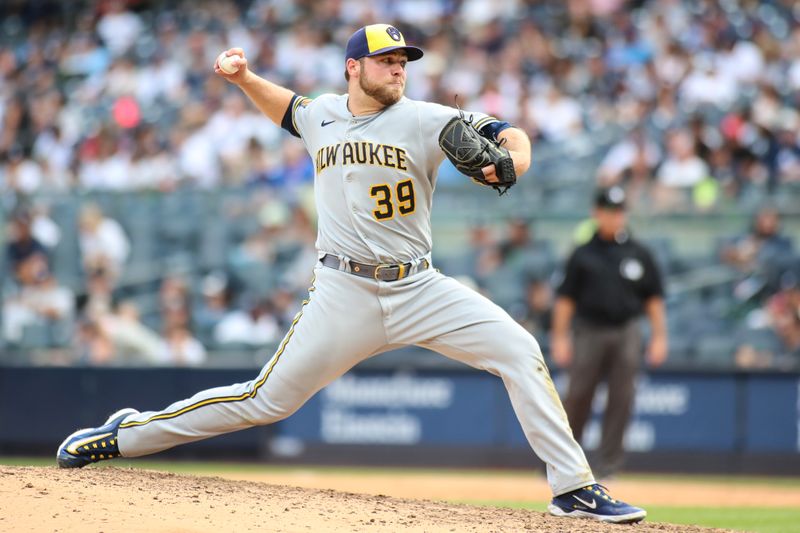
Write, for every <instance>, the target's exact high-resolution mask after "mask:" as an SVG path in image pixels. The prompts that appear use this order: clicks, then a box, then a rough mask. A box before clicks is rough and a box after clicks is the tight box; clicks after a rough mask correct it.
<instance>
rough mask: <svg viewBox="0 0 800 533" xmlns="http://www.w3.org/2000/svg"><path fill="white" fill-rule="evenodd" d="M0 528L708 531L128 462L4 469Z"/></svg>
mask: <svg viewBox="0 0 800 533" xmlns="http://www.w3.org/2000/svg"><path fill="white" fill-rule="evenodd" d="M0 531H91V532H98V531H101V532H102V531H105V532H111V531H146V532H148V533H154V532H162V531H170V532H173V531H182V532H184V531H185V532H189V531H208V532H214V533H216V532H219V531H272V532H305V531H311V532H315V533H316V532H320V531H325V532H329V531H330V532H333V531H341V532H352V531H369V532H396V531H403V532H405V531H419V532H422V531H425V532H451V531H453V532H481V533H483V532H490V531H496V532H499V531H514V532H521V531H559V532H587V533H589V532H598V531H617V532H620V531H635V532H637V533H638V532H643V531H659V532H662V533H663V532H668V531H709V530H706V529H701V528H695V527H687V526H670V525H666V524H650V523H647V522H643V523H640V524H637V525H634V526H611V525H605V524H600V523H597V522H590V521H584V520H569V519H563V518H555V517H552V516H549V515H546V514H542V513H538V512H535V511H527V510H519V509H502V508H494V507H476V506H469V505H456V504H449V503H441V502H434V501H426V500H407V499H398V498H389V497H387V496H368V495H362V494H351V493H346V492H338V491H333V490H313V489H300V488H295V487H287V486H280V485H269V484H266V483H256V482H243V481H231V480H226V479H221V478H216V477H196V476H187V475H177V474H170V473H164V472H153V471H148V470H137V469H130V468H113V467H109V468H92V467H89V468H84V469H82V470H59V469H57V468H55V467H52V468H38V467H7V466H0Z"/></svg>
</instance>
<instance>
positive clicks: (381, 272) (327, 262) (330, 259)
mask: <svg viewBox="0 0 800 533" xmlns="http://www.w3.org/2000/svg"><path fill="white" fill-rule="evenodd" d="M322 264H323V265H324V266H326V267H329V268H335V269H337V270H341V268H340V266H341V262H340V261H339V258H338V257H336V256H335V255H330V254H328V255H325V256H323V257H322ZM430 266H431V265H430V263H429V262H428V260H427V259H422V260H421V261H420V262H419V264H418V265H417V266H416V267H415V266H414V264H413V263H402V264H397V265H385V264H384V265H366V264H364V263H356V262H355V261H350V273H351V274H355V275H356V276H361V277H362V278H370V279H376V280H378V281H397V280H399V279H403V278H407V277H408V276H410V275H411V274H416V273H417V272H422V271H423V270H427V269H428V267H430Z"/></svg>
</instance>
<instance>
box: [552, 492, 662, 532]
mask: <svg viewBox="0 0 800 533" xmlns="http://www.w3.org/2000/svg"><path fill="white" fill-rule="evenodd" d="M547 509H548V510H549V511H550V514H552V515H555V516H569V517H573V518H590V519H593V520H600V521H602V522H611V523H614V524H632V523H634V522H640V521H642V520H644V517H645V516H647V511H645V510H644V509H640V508H638V507H634V506H633V505H628V504H627V503H625V502H621V501H619V500H615V499H614V498H612V497H611V496H609V494H608V492H607V490H606V488H605V487H604V486H602V485H599V484H597V483H595V484H594V485H589V486H587V487H582V488H580V489H577V490H573V491H571V492H567V493H566V494H560V495H558V496H556V497H554V498H553V500H552V501H551V502H550V505H548V506H547Z"/></svg>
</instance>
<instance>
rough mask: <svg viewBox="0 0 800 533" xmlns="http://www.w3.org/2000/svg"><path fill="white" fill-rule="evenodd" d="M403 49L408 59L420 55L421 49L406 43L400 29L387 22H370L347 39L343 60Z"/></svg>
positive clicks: (412, 59)
mask: <svg viewBox="0 0 800 533" xmlns="http://www.w3.org/2000/svg"><path fill="white" fill-rule="evenodd" d="M399 49H402V50H405V51H406V53H407V54H408V60H409V61H416V60H417V59H419V58H421V57H422V50H421V49H419V48H417V47H416V46H408V45H406V40H405V39H404V38H403V34H402V33H400V30H398V29H397V28H395V27H394V26H390V25H389V24H370V25H369V26H364V27H363V28H361V29H359V30H358V31H356V32H355V33H354V34H353V35H352V36H351V37H350V39H349V40H348V41H347V50H346V54H345V60H347V59H350V58H351V57H352V58H353V59H361V58H362V57H367V56H376V55H378V54H385V53H386V52H391V51H392V50H399Z"/></svg>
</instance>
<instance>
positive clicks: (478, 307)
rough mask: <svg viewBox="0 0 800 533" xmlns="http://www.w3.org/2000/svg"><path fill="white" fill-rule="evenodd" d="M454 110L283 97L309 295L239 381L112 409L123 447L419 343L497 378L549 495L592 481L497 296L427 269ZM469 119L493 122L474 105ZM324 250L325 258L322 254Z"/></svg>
mask: <svg viewBox="0 0 800 533" xmlns="http://www.w3.org/2000/svg"><path fill="white" fill-rule="evenodd" d="M456 114H457V110H455V109H452V108H448V107H444V106H440V105H437V104H431V103H425V102H417V101H413V100H409V99H407V98H403V99H401V100H400V101H399V102H398V103H396V104H394V105H392V106H390V107H388V108H386V109H384V110H382V111H380V112H378V113H375V114H373V115H367V116H359V117H355V116H352V114H350V112H349V111H348V108H347V97H346V96H336V95H325V96H320V97H318V98H316V99H315V100H313V101H312V100H309V99H306V98H301V97H294V98H293V99H292V104H291V106H290V108H289V109H288V110H287V113H286V117H285V118H284V121H283V126H284V127H285V128H286V129H287V130H289V131H290V132H291V133H293V134H299V135H300V136H301V137H302V139H303V142H304V143H305V145H306V148H307V149H308V152H309V154H310V155H311V157H312V158H313V159H314V162H315V165H316V176H315V189H316V202H317V209H318V211H319V233H318V240H317V246H318V248H319V250H320V259H321V260H320V261H319V262H318V263H317V265H316V267H315V269H314V281H313V282H312V287H311V288H310V289H309V297H308V299H307V300H306V301H305V302H304V304H303V307H302V309H301V310H300V312H299V313H298V314H297V317H296V318H295V320H294V322H293V323H292V326H291V328H290V329H289V332H288V333H287V334H286V336H285V337H284V339H283V341H282V342H281V344H280V346H279V347H278V350H277V351H276V352H275V354H274V355H273V356H272V358H271V359H270V360H269V361H268V362H267V363H266V365H265V366H264V368H263V369H262V370H261V372H260V373H259V374H258V376H256V377H255V378H254V379H253V380H252V381H249V382H246V383H240V384H236V385H231V386H226V387H219V388H215V389H210V390H206V391H202V392H200V393H198V394H196V395H195V396H193V397H192V398H189V399H186V400H182V401H179V402H176V403H174V404H172V405H170V406H169V407H167V408H166V409H164V410H162V411H151V412H144V413H139V414H134V415H130V416H128V417H127V418H125V420H124V422H123V423H122V424H121V425H120V426H119V428H120V429H119V434H118V439H119V450H120V453H121V454H122V455H123V456H125V457H136V456H140V455H146V454H150V453H154V452H157V451H160V450H164V449H167V448H171V447H173V446H176V445H178V444H182V443H186V442H192V441H196V440H200V439H205V438H208V437H213V436H215V435H220V434H222V433H228V432H231V431H236V430H240V429H245V428H248V427H252V426H255V425H259V424H269V423H272V422H275V421H278V420H281V419H283V418H285V417H287V416H289V415H290V414H292V413H293V412H295V411H296V410H297V409H298V408H299V407H300V406H301V405H303V403H304V402H305V401H306V400H308V399H309V398H310V397H311V396H312V395H313V394H315V393H316V392H317V391H318V390H320V389H321V388H322V387H324V386H325V385H327V384H328V383H330V382H331V381H333V380H334V379H336V378H337V377H339V376H341V375H342V374H344V373H345V372H347V371H348V370H349V369H350V368H352V367H353V366H354V365H356V364H358V363H359V362H360V361H363V360H364V359H366V358H368V357H371V356H373V355H376V354H379V353H381V352H384V351H387V350H389V349H391V348H394V347H399V346H405V345H418V346H423V347H425V348H428V349H430V350H433V351H436V352H439V353H441V354H443V355H445V356H447V357H450V358H453V359H456V360H458V361H462V362H464V363H466V364H468V365H470V366H473V367H475V368H479V369H482V370H486V371H488V372H491V373H492V374H495V375H497V376H500V377H501V378H502V379H503V382H504V384H505V386H506V388H507V390H508V393H509V397H510V399H511V403H512V405H513V407H514V411H515V413H516V414H517V417H518V418H519V420H520V423H521V425H522V428H523V430H524V432H525V435H526V437H527V438H528V442H529V443H530V445H531V447H532V448H533V450H534V451H535V452H536V453H537V454H538V455H539V457H540V458H541V459H542V460H543V461H544V462H545V463H546V464H547V476H548V481H549V483H550V486H551V489H552V490H553V493H554V494H562V493H565V492H567V491H570V490H573V489H577V488H579V487H583V486H586V485H590V484H592V483H593V482H594V479H593V476H592V473H591V469H590V468H589V465H588V463H587V462H586V458H585V456H584V454H583V451H582V450H581V448H580V446H579V445H578V444H577V443H576V442H575V440H574V439H573V438H572V433H571V431H570V428H569V424H568V423H567V418H566V415H565V414H564V409H563V407H562V406H561V401H560V400H559V397H558V394H557V393H556V390H555V387H554V386H553V382H552V380H551V379H550V375H549V372H548V371H547V367H546V365H545V362H544V359H543V357H542V353H541V350H540V349H539V345H538V343H537V342H536V340H535V339H534V338H533V337H532V336H531V335H530V334H529V333H528V332H527V331H525V329H524V328H522V326H520V325H519V324H517V323H516V322H515V321H514V320H513V319H512V318H511V317H509V315H508V314H507V313H506V312H505V311H504V310H502V309H501V308H500V307H498V306H497V305H495V304H493V303H492V302H491V301H489V300H488V299H486V298H485V297H483V296H482V295H480V294H478V293H477V292H475V291H473V290H471V289H469V288H467V287H466V286H465V285H463V284H461V283H459V282H457V281H455V280H453V279H452V278H449V277H447V276H445V275H443V274H441V273H439V272H438V271H437V270H435V269H433V268H428V267H429V262H430V252H431V226H430V212H431V199H432V195H433V190H434V186H435V184H436V171H437V168H438V166H439V164H440V163H441V161H442V159H443V157H444V156H443V154H442V152H441V150H440V148H439V146H438V135H439V132H440V130H441V129H442V127H443V126H444V125H445V124H446V122H447V121H448V120H449V119H450V118H451V117H453V116H455V115H456ZM473 120H474V121H475V123H476V125H477V126H478V127H483V126H486V125H489V126H491V125H492V123H494V122H496V119H494V118H492V117H488V116H486V115H483V114H479V113H473ZM328 255H331V256H335V257H336V258H337V259H336V260H334V261H332V262H330V261H327V262H326V261H323V258H324V259H327V258H328V257H327V256H328ZM423 259H427V261H423ZM351 260H353V261H357V262H360V263H365V264H367V266H369V265H373V266H374V265H376V264H379V263H411V264H412V267H409V268H404V269H401V272H403V273H404V274H405V275H404V276H401V279H397V280H394V281H383V280H381V279H374V278H367V277H363V276H362V275H356V274H357V273H358V272H356V271H355V268H356V267H352V263H351ZM351 267H352V268H351ZM361 274H363V272H361Z"/></svg>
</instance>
